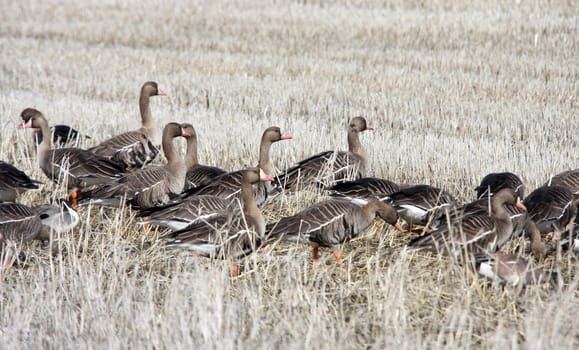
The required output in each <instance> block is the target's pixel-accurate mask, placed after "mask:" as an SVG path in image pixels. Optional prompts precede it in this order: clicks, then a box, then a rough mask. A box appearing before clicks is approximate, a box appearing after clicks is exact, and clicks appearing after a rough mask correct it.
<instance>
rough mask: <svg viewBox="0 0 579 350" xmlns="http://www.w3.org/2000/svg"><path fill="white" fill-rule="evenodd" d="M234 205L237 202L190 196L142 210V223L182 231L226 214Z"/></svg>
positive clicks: (214, 197) (140, 215) (215, 197)
mask: <svg viewBox="0 0 579 350" xmlns="http://www.w3.org/2000/svg"><path fill="white" fill-rule="evenodd" d="M232 203H234V205H236V204H237V201H235V200H233V201H232V200H231V199H225V198H221V197H217V196H209V195H203V196H190V197H188V198H187V199H185V200H184V201H181V202H177V203H170V204H168V205H166V206H163V207H153V208H149V209H146V210H142V211H141V212H139V217H141V218H142V219H141V221H140V223H141V224H152V225H157V226H161V227H167V228H170V229H171V230H175V231H177V230H182V229H184V228H185V227H187V226H189V225H191V224H193V223H195V222H197V221H200V220H209V219H210V218H211V217H214V216H218V215H222V214H224V213H225V212H226V210H230V209H232V208H231V204H232Z"/></svg>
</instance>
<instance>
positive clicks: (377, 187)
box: [327, 177, 400, 205]
mask: <svg viewBox="0 0 579 350" xmlns="http://www.w3.org/2000/svg"><path fill="white" fill-rule="evenodd" d="M398 191H400V186H398V185H397V184H396V183H394V182H392V181H390V180H385V179H380V178H376V177H363V178H361V179H358V180H353V181H346V182H341V183H338V184H335V185H334V186H331V187H329V188H328V189H327V193H328V195H329V196H331V197H337V198H344V199H346V200H349V201H351V202H353V203H356V204H360V205H364V204H367V203H368V199H370V198H374V199H383V198H385V197H387V196H389V195H391V194H392V193H394V192H398Z"/></svg>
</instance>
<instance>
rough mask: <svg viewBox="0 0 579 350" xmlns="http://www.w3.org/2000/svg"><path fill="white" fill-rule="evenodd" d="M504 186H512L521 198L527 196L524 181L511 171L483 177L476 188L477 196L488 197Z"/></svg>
mask: <svg viewBox="0 0 579 350" xmlns="http://www.w3.org/2000/svg"><path fill="white" fill-rule="evenodd" d="M503 188H512V189H513V190H515V191H516V192H517V194H518V195H519V198H525V188H524V186H523V181H521V178H520V177H518V176H517V175H515V174H513V173H509V172H504V173H490V174H488V175H486V176H485V177H483V179H482V180H481V182H480V185H479V186H478V187H477V188H475V190H476V198H478V199H481V198H487V197H490V196H492V195H493V194H494V193H497V192H498V191H500V190H502V189H503Z"/></svg>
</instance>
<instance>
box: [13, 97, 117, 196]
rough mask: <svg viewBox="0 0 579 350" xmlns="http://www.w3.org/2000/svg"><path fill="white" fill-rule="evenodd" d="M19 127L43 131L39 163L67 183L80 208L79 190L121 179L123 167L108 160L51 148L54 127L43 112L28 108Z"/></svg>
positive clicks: (50, 175)
mask: <svg viewBox="0 0 579 350" xmlns="http://www.w3.org/2000/svg"><path fill="white" fill-rule="evenodd" d="M20 117H21V118H22V122H21V123H20V124H19V125H18V127H19V128H35V129H40V130H41V132H42V134H43V140H42V143H40V145H39V146H38V162H39V164H40V168H41V169H42V171H43V172H44V174H45V175H46V176H47V177H48V178H49V179H50V180H52V181H53V182H55V183H57V184H64V185H65V186H66V188H67V190H68V191H69V193H71V196H72V200H73V202H74V203H75V205H76V197H77V195H78V191H79V190H80V189H82V188H85V187H89V186H92V185H96V184H102V183H105V182H107V181H111V180H112V179H115V178H118V177H120V176H121V174H122V173H123V167H122V166H120V165H119V164H117V163H116V162H113V161H111V160H109V159H107V158H104V157H101V156H98V155H96V154H94V153H92V152H89V151H86V150H83V149H80V148H58V149H51V138H50V127H49V126H48V121H47V120H46V118H44V116H43V115H42V113H40V112H39V111H38V110H36V109H33V108H27V109H25V110H24V111H22V113H21V114H20Z"/></svg>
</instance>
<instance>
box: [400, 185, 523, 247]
mask: <svg viewBox="0 0 579 350" xmlns="http://www.w3.org/2000/svg"><path fill="white" fill-rule="evenodd" d="M505 204H510V205H516V206H517V207H519V208H521V209H523V210H526V208H525V206H524V205H523V204H522V203H521V202H520V198H518V195H517V193H516V192H515V191H514V190H513V189H511V188H504V189H502V190H500V191H499V192H497V193H496V194H495V195H494V196H493V197H492V199H491V215H488V214H487V213H481V214H472V215H467V216H464V217H462V218H461V219H460V220H458V221H455V222H450V223H447V224H445V225H443V226H441V227H439V228H438V229H436V230H434V231H432V232H430V233H429V234H427V235H425V236H421V237H418V238H416V239H414V240H412V241H411V242H410V243H409V245H410V246H411V247H412V248H413V249H414V250H429V251H432V252H435V253H444V254H451V255H455V256H458V255H460V254H461V253H462V252H463V251H464V250H465V249H466V250H470V251H471V252H484V253H494V252H495V251H496V250H497V249H500V248H501V247H502V246H503V245H504V244H505V243H506V242H507V241H508V240H509V239H510V238H511V236H512V234H513V224H512V222H511V216H510V214H509V212H507V210H506V209H505Z"/></svg>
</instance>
